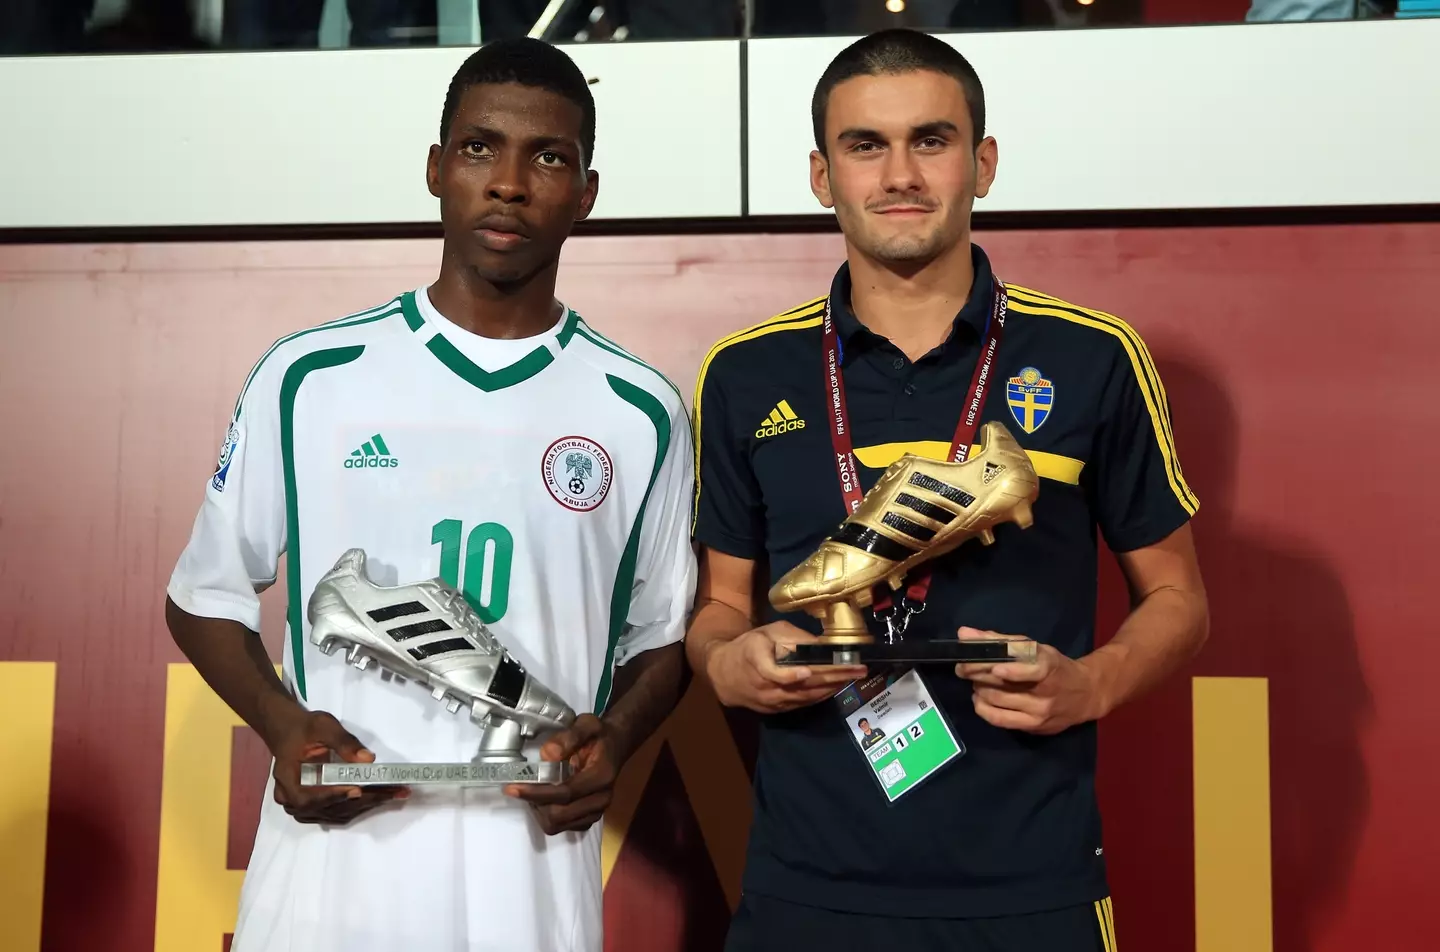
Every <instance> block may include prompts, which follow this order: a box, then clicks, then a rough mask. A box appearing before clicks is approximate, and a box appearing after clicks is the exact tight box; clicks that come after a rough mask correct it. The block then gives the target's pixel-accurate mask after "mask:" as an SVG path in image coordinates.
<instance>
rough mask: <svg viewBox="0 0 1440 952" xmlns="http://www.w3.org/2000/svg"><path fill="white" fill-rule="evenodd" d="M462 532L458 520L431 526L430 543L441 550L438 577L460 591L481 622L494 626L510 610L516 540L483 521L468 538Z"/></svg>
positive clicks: (495, 525) (441, 521)
mask: <svg viewBox="0 0 1440 952" xmlns="http://www.w3.org/2000/svg"><path fill="white" fill-rule="evenodd" d="M464 532H465V525H464V523H462V522H461V521H460V520H459V519H442V520H440V521H439V522H437V523H435V525H433V526H431V527H430V544H431V545H438V546H439V547H440V577H441V578H442V579H444V580H445V582H446V584H448V585H453V586H455V587H456V588H458V589H460V591H461V592H462V593H463V594H464V596H465V601H467V602H469V603H470V607H471V608H473V609H475V612H476V614H478V615H479V616H480V620H481V621H483V622H485V624H487V625H493V624H494V623H495V622H497V621H499V620H500V619H501V618H504V617H505V612H506V610H507V609H508V608H509V607H510V567H511V565H512V564H513V563H514V561H515V537H514V536H513V535H511V534H510V530H509V529H507V528H505V527H504V526H502V525H501V524H500V523H498V522H482V523H481V524H480V525H478V526H476V527H475V528H473V529H471V530H470V534H469V536H468V537H467V536H465V535H464ZM462 538H464V541H465V549H464V559H463V560H462V559H461V549H460V542H461V539H462ZM462 561H463V565H462ZM462 577H463V579H464V584H461V579H462Z"/></svg>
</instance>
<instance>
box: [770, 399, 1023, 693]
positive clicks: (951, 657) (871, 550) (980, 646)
mask: <svg viewBox="0 0 1440 952" xmlns="http://www.w3.org/2000/svg"><path fill="white" fill-rule="evenodd" d="M979 445H980V449H979V451H978V452H976V453H975V454H973V455H972V456H971V457H970V458H969V459H967V460H966V461H965V462H963V463H952V462H949V461H944V460H933V459H926V458H924V457H919V456H913V455H906V456H903V457H901V458H900V459H898V460H896V461H895V462H894V463H891V464H890V466H889V468H888V469H886V470H885V474H884V475H883V476H881V477H880V480H879V482H877V483H876V484H875V485H874V486H873V487H872V488H871V490H870V491H869V492H868V493H866V494H865V498H864V499H863V501H862V502H861V503H860V506H859V508H858V509H856V510H855V512H854V513H852V514H851V515H850V517H849V518H847V519H846V520H845V521H844V522H843V523H842V524H841V525H840V528H839V529H837V530H836V531H835V532H834V533H833V534H832V535H831V536H830V537H829V538H827V539H826V540H825V541H824V542H822V543H821V544H820V547H819V548H818V549H817V550H815V552H814V553H813V554H812V555H811V556H810V557H809V558H807V559H806V560H805V561H804V562H801V563H800V564H799V565H797V566H795V568H793V569H791V570H790V571H789V572H787V573H785V575H783V576H782V577H781V578H780V580H779V581H777V582H776V583H775V585H774V586H773V587H771V589H770V604H772V605H773V606H774V607H775V608H776V610H777V611H781V612H793V611H804V612H806V613H808V614H810V615H812V616H814V617H815V618H818V619H820V621H821V624H822V626H823V628H824V634H823V635H822V636H821V638H820V642H819V644H817V645H798V646H796V649H795V651H794V652H792V653H790V654H789V655H787V656H786V657H784V658H782V659H781V660H782V661H784V662H787V663H791V664H819V663H831V662H830V660H829V656H830V655H831V654H833V656H834V662H833V663H836V664H852V663H857V662H861V661H864V660H874V661H880V660H887V661H898V660H911V661H919V660H935V661H940V660H945V661H952V662H953V661H970V660H973V661H1009V660H1033V658H1034V651H1035V643H1034V642H1031V641H1002V642H963V643H962V642H959V641H958V640H957V641H955V642H931V643H921V644H920V645H909V646H899V645H880V644H877V643H876V642H875V638H874V636H872V635H871V634H870V633H869V631H868V630H867V629H866V627H865V615H864V612H865V610H866V609H868V608H870V607H871V606H872V605H873V604H874V602H875V597H876V593H877V591H879V592H880V593H881V594H882V596H883V594H884V588H883V587H882V586H888V587H889V588H890V589H892V590H897V591H898V590H900V589H901V587H902V586H903V585H904V584H905V579H906V576H907V575H908V574H909V573H910V572H911V570H912V569H914V568H916V567H917V566H919V565H921V564H922V563H924V562H927V561H929V560H931V559H934V558H937V557H939V556H942V555H945V554H946V553H948V552H952V551H954V550H955V549H956V548H957V547H959V546H960V545H961V544H963V543H964V542H966V541H968V540H970V539H979V540H980V542H981V544H983V545H990V544H992V543H993V542H994V541H995V527H996V526H999V525H1001V524H1003V523H1007V522H1013V523H1015V524H1016V525H1018V526H1019V527H1020V528H1022V529H1027V528H1029V527H1030V525H1031V523H1032V522H1033V521H1034V517H1033V516H1032V514H1031V506H1032V504H1033V503H1034V502H1035V499H1036V498H1037V497H1038V495H1039V492H1040V479H1039V477H1038V476H1037V475H1036V473H1035V468H1034V466H1033V465H1031V462H1030V457H1029V456H1027V455H1026V453H1025V450H1024V449H1022V448H1021V447H1020V444H1019V443H1017V442H1016V441H1015V438H1014V437H1013V436H1011V435H1010V431H1009V430H1007V429H1006V428H1005V426H1004V425H1003V424H1001V423H987V424H985V426H984V427H982V428H981V430H980V434H979ZM927 644H928V645H934V646H936V647H935V649H933V650H932V651H929V652H927V651H926V650H924V645H927ZM886 649H890V650H886ZM922 656H923V657H922ZM822 658H824V659H825V660H821V659H822Z"/></svg>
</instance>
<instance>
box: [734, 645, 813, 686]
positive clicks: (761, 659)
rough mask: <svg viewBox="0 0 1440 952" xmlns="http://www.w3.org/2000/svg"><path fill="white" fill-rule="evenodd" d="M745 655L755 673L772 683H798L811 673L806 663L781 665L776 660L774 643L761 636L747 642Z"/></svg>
mask: <svg viewBox="0 0 1440 952" xmlns="http://www.w3.org/2000/svg"><path fill="white" fill-rule="evenodd" d="M745 656H746V658H747V660H749V662H750V666H751V667H752V668H754V669H755V673H756V674H758V675H759V676H760V677H761V678H762V679H763V680H765V681H769V682H770V683H772V684H798V683H799V682H801V681H804V680H805V679H806V678H808V677H810V674H811V671H810V669H809V668H808V667H806V666H804V665H795V666H789V665H786V666H781V665H780V664H779V663H778V662H776V660H775V647H774V643H773V642H769V641H762V640H761V639H759V638H754V639H751V640H750V641H749V642H748V643H747V644H746V648H745Z"/></svg>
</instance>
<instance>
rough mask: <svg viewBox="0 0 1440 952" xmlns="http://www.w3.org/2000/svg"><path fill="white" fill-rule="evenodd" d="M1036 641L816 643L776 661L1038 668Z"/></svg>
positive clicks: (806, 663)
mask: <svg viewBox="0 0 1440 952" xmlns="http://www.w3.org/2000/svg"><path fill="white" fill-rule="evenodd" d="M1037 647H1038V646H1037V644H1036V643H1035V642H1034V641H1030V640H1023V641H1010V640H1007V639H999V638H996V639H991V640H986V641H959V640H956V641H899V642H896V643H895V644H892V645H887V644H884V643H882V642H878V641H876V642H870V643H868V644H856V643H850V642H835V641H831V642H815V643H812V644H805V645H795V646H793V647H792V648H791V649H790V651H789V652H788V653H785V654H780V653H779V652H778V651H777V656H776V658H775V661H776V663H777V664H783V665H801V664H803V665H826V664H837V665H839V664H896V663H898V664H984V663H987V662H996V663H998V662H1003V661H1018V662H1022V663H1026V664H1034V662H1035V657H1036V652H1037Z"/></svg>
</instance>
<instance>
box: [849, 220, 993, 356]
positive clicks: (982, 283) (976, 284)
mask: <svg viewBox="0 0 1440 952" xmlns="http://www.w3.org/2000/svg"><path fill="white" fill-rule="evenodd" d="M970 261H971V263H972V264H973V265H974V268H975V280H974V281H972V282H971V284H970V297H969V298H968V299H967V300H966V301H965V306H964V307H962V308H961V309H960V313H958V314H956V315H955V324H954V325H953V327H952V329H951V332H950V336H949V337H947V338H946V339H945V343H944V344H942V345H941V347H940V350H942V351H944V350H947V349H949V347H950V345H951V343H960V344H962V345H963V344H968V343H973V342H974V341H975V340H977V339H979V337H980V335H981V334H982V333H984V331H985V321H986V319H987V318H988V317H989V316H990V288H991V271H990V259H989V258H988V257H987V256H986V254H985V252H984V251H983V250H981V248H980V246H979V245H975V244H972V245H971V246H970ZM830 301H831V307H832V308H833V310H834V313H835V331H836V333H837V334H839V336H840V343H841V345H842V347H843V349H844V350H843V352H844V358H845V363H847V364H848V363H849V362H850V357H851V356H852V355H853V354H856V353H860V352H861V351H863V350H865V349H866V348H867V347H869V346H870V345H873V344H876V343H879V342H880V341H882V340H884V338H882V337H881V336H880V335H879V334H876V333H875V332H874V331H872V330H870V328H868V327H866V326H865V325H864V324H863V323H861V321H860V318H858V317H856V316H855V312H854V311H853V310H852V309H851V308H850V264H849V262H846V263H844V264H842V265H840V270H838V271H836V272H835V277H834V279H833V280H832V281H831V282H830ZM962 325H964V326H967V327H968V328H969V329H970V332H971V333H969V334H967V335H966V336H964V337H962V338H961V339H960V340H959V341H958V342H957V341H956V340H955V330H954V329H955V328H958V327H960V326H962Z"/></svg>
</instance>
